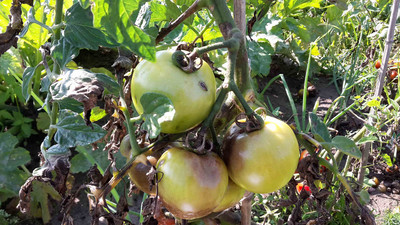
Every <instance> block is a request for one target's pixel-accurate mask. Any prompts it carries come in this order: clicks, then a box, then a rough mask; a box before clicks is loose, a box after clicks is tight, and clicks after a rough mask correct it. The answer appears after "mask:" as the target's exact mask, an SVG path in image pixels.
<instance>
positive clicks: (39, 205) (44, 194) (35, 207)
mask: <svg viewBox="0 0 400 225" xmlns="http://www.w3.org/2000/svg"><path fill="white" fill-rule="evenodd" d="M30 194H31V207H30V210H31V211H30V213H31V214H32V215H33V216H35V217H42V220H43V223H45V224H46V223H48V222H49V221H50V219H51V216H50V210H49V197H51V198H52V199H54V200H57V201H61V199H62V198H61V195H60V194H59V193H58V192H57V191H56V190H55V189H54V187H53V186H51V184H49V183H45V182H40V181H38V180H34V181H32V192H31V193H30Z"/></svg>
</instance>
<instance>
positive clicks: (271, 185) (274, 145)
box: [224, 116, 299, 193]
mask: <svg viewBox="0 0 400 225" xmlns="http://www.w3.org/2000/svg"><path fill="white" fill-rule="evenodd" d="M236 130H237V128H235V126H233V127H231V129H230V131H229V132H228V135H227V137H226V139H225V144H224V160H225V163H226V165H227V168H228V172H229V177H230V178H231V179H232V180H233V181H234V182H235V183H236V184H238V185H239V186H241V187H242V188H244V189H245V190H248V191H251V192H254V193H270V192H274V191H276V190H278V189H280V188H281V187H283V186H285V185H286V184H287V183H288V182H289V180H290V179H291V178H292V176H293V174H294V172H295V170H296V168H297V164H298V161H299V145H298V143H297V139H296V136H295V135H294V133H293V130H292V129H291V128H290V127H289V125H287V124H286V123H285V122H283V121H281V120H279V119H276V118H273V117H270V116H267V117H266V118H264V127H263V128H262V129H261V130H258V131H254V132H251V133H240V134H238V135H235V134H234V133H235V131H236Z"/></svg>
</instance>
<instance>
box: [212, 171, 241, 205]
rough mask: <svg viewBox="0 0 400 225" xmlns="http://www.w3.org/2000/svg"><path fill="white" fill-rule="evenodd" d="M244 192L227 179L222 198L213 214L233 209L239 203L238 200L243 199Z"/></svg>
mask: <svg viewBox="0 0 400 225" xmlns="http://www.w3.org/2000/svg"><path fill="white" fill-rule="evenodd" d="M245 191H246V190H244V189H243V188H241V187H239V185H237V184H236V183H235V182H233V181H232V180H231V179H229V183H228V187H227V188H226V191H225V194H224V197H223V198H222V200H221V202H220V203H219V205H218V206H217V208H215V209H214V210H213V212H221V211H224V210H225V209H228V208H231V207H233V206H234V205H236V203H238V202H239V201H240V199H242V198H243V195H244V193H245Z"/></svg>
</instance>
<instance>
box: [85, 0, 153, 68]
mask: <svg viewBox="0 0 400 225" xmlns="http://www.w3.org/2000/svg"><path fill="white" fill-rule="evenodd" d="M145 2H147V1H146V0H142V1H141V0H120V1H114V0H96V1H95V4H94V7H93V14H94V25H95V27H98V28H99V29H102V30H104V31H105V32H106V33H107V34H108V35H110V36H112V37H113V38H114V39H115V40H116V41H117V42H118V43H119V44H121V45H123V46H124V47H126V48H128V49H129V50H131V51H132V52H134V53H136V54H137V55H139V56H141V57H143V58H145V59H147V60H149V61H155V60H156V49H155V43H154V40H153V39H152V38H151V37H150V36H149V35H147V34H146V33H145V32H144V31H142V30H141V29H140V28H139V27H138V25H140V24H136V19H137V15H138V13H139V10H140V9H141V6H142V5H143V4H144V3H145ZM105 5H106V6H107V7H104V6H105Z"/></svg>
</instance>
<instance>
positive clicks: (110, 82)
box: [50, 69, 119, 125]
mask: <svg viewBox="0 0 400 225" xmlns="http://www.w3.org/2000/svg"><path fill="white" fill-rule="evenodd" d="M60 77H61V80H59V81H57V82H55V83H54V84H52V85H51V87H50V92H51V94H52V95H53V100H54V101H63V100H65V99H66V98H73V99H75V100H77V101H78V102H81V103H82V104H83V107H84V111H83V113H84V117H85V121H86V124H88V125H89V124H91V123H90V119H89V118H90V110H91V109H92V108H94V107H95V106H96V104H97V100H98V99H100V98H101V97H102V95H103V92H104V90H108V91H109V92H110V93H111V94H114V95H116V96H118V93H119V85H118V83H117V82H116V81H115V80H114V79H112V78H111V77H109V76H107V75H105V74H102V73H92V72H90V71H88V70H83V69H78V70H66V71H64V72H63V73H62V74H61V76H60Z"/></svg>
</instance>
